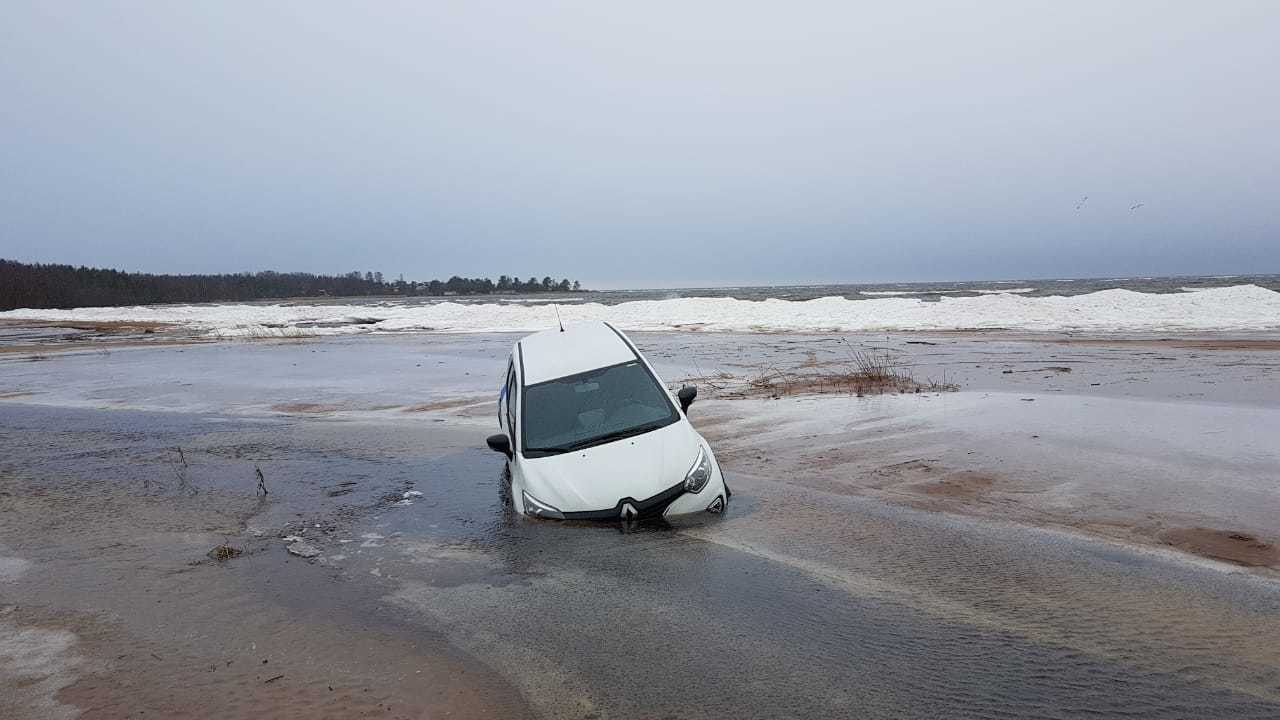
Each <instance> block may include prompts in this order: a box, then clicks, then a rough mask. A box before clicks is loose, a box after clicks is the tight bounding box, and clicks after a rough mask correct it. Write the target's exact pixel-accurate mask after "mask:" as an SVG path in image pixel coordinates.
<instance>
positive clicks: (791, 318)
mask: <svg viewBox="0 0 1280 720" xmlns="http://www.w3.org/2000/svg"><path fill="white" fill-rule="evenodd" d="M1019 290H1021V289H1020V288H1015V289H1014V290H1012V291H1009V290H1006V291H1004V292H1000V293H992V294H984V295H979V296H976V297H946V296H944V297H942V298H941V299H940V300H938V301H936V302H928V301H925V300H921V299H918V298H906V297H883V298H875V299H868V300H849V299H847V298H843V297H824V298H817V299H814V300H805V301H789V300H779V299H767V300H761V301H751V300H738V299H734V298H696V297H694V298H675V299H665V300H644V301H634V302H625V303H620V304H617V305H602V304H599V303H585V302H584V303H579V304H571V305H565V306H563V307H561V308H560V314H561V316H562V317H563V318H564V320H565V322H573V321H576V320H609V321H612V322H614V323H616V324H617V325H618V326H620V327H622V328H624V329H628V330H685V329H693V330H702V331H739V332H774V331H800V332H804V331H832V332H855V331H889V330H893V331H898V330H960V329H997V328H1006V329H1013V330H1032V331H1064V330H1081V331H1095V332H1105V331H1128V332H1150V331H1208V330H1271V329H1278V328H1280V293H1277V292H1274V291H1272V290H1268V289H1266V288H1262V287H1259V286H1257V285H1237V286H1234V287H1226V288H1211V289H1207V290H1202V291H1200V292H1194V293H1140V292H1134V291H1132V290H1123V289H1112V290H1103V291H1099V292H1095V293H1089V294H1084V295H1075V296H1070V297H1065V296H1053V297H1021V296H1019V295H1018V294H1016V293H1017V292H1018V291H1019ZM3 319H12V320H52V321H81V322H101V321H132V322H168V323H176V324H178V325H182V326H186V327H190V328H193V329H195V330H197V331H200V332H204V333H208V334H210V335H225V336H246V335H247V336H254V335H265V336H271V335H288V334H292V333H296V334H308V335H310V334H314V335H341V334H360V333H370V332H406V331H408V332H415V331H416V332H495V331H535V330H542V329H546V328H550V327H554V325H555V322H556V314H555V311H554V310H553V309H552V308H548V307H546V306H524V305H518V304H496V303H493V304H489V303H484V304H482V303H475V302H467V303H457V302H440V303H433V304H421V303H415V302H410V301H389V302H386V303H380V304H378V305H340V304H317V305H304V304H298V303H296V302H294V303H291V304H288V305H270V304H201V305H166V306H144V307H109V308H83V309H76V310H13V311H9V312H4V313H0V320H3Z"/></svg>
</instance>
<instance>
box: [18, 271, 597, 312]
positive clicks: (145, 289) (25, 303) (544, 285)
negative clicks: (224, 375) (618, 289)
mask: <svg viewBox="0 0 1280 720" xmlns="http://www.w3.org/2000/svg"><path fill="white" fill-rule="evenodd" d="M581 290H582V285H581V284H580V283H579V282H578V281H576V280H573V281H570V280H568V279H564V280H559V281H557V280H553V279H552V278H551V277H544V278H542V279H541V280H539V279H537V278H534V277H530V278H529V279H528V280H527V281H521V280H520V279H519V278H512V277H509V276H507V275H502V276H500V277H499V278H498V281H497V282H496V283H495V282H494V281H493V280H490V279H489V278H464V277H459V276H457V275H455V276H453V277H451V278H449V279H448V280H445V281H443V282H442V281H440V280H429V281H426V282H415V281H406V280H405V279H404V277H403V276H401V277H400V279H398V280H393V281H390V282H387V281H384V279H383V276H382V273H380V272H363V273H362V272H359V271H353V272H349V273H347V274H346V275H314V274H311V273H280V272H271V271H264V272H257V273H247V272H246V273H234V274H227V275H152V274H149V273H130V272H122V271H120V270H106V269H100V268H88V267H73V266H71V265H44V264H28V263H20V262H15V261H12V260H3V259H0V310H13V309H15V308H74V307H92V306H102V305H150V304H155V303H196V302H236V301H246V300H270V299H274V298H289V297H316V296H326V295H328V296H363V295H402V296H414V295H485V294H490V293H535V292H580V291H581Z"/></svg>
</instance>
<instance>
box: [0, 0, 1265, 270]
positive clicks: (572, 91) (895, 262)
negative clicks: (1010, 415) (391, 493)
mask: <svg viewBox="0 0 1280 720" xmlns="http://www.w3.org/2000/svg"><path fill="white" fill-rule="evenodd" d="M1084 196H1088V200H1087V201H1085V202H1084V203H1083V205H1082V206H1080V207H1079V209H1077V206H1079V205H1080V204H1081V198H1083V197H1084ZM1138 203H1143V206H1142V207H1141V208H1138V209H1136V210H1132V211H1131V210H1130V207H1131V206H1133V205H1136V204H1138ZM0 257H9V258H14V259H19V260H28V261H56V262H68V263H75V264H92V265H103V266H113V267H120V268H125V269H131V270H145V271H156V272H204V271H241V270H259V269H279V270H307V271H315V272H344V271H347V270H354V269H361V270H366V269H367V270H380V271H382V272H384V273H386V274H388V275H390V276H394V275H396V274H398V273H401V272H403V273H404V274H405V276H406V277H408V278H415V279H416V278H421V279H426V278H429V277H431V276H436V275H439V276H447V275H451V274H455V273H457V274H463V275H490V276H494V277H496V276H497V275H498V274H500V273H507V274H519V275H521V276H528V275H530V274H536V275H538V276H542V275H544V274H553V275H556V276H562V275H568V276H570V277H577V278H581V279H582V280H583V281H584V282H585V283H586V284H587V285H590V286H593V287H627V286H644V287H654V286H678V285H690V284H692V285H702V284H743V283H818V282H840V281H848V282H856V281H886V280H927V279H965V278H973V279H982V278H1022V277H1069V276H1091V275H1093V276H1096V275H1102V276H1112V275H1129V274H1175V273H1176V274H1180V273H1208V274H1218V273H1244V272H1280V3H1277V2H1243V1H1232V0H1225V1H1224V2H1167V1H1166V2H1139V1H1137V0H1125V1H1124V2H1044V3H1033V2H1021V1H1019V2H995V1H975V2H945V3H944V2H932V3H919V4H916V3H905V2H894V3H884V2H875V3H854V2H847V1H846V2H811V1H796V0H793V1H791V2H786V3H781V2H775V3H751V2H742V1H741V0H739V1H736V2H718V3H712V2H691V1H689V0H680V1H679V2H675V1H672V2H666V1H665V0H664V1H660V2H654V1H652V0H650V1H649V2H643V3H608V2H577V3H573V2H510V1H509V0H502V1H499V2H489V1H487V0H479V1H477V0H468V1H467V2H448V3H446V2H404V3H392V2H378V3H363V2H352V3H332V2H316V1H314V0H307V1H305V2H296V3H295V2H288V3H286V2H272V3H248V2H203V3H197V2H179V3H170V2H149V3H143V2H129V3H118V2H106V1H98V0H95V1H94V2H81V3H72V2H43V1H41V2H15V1H14V0H9V1H8V2H5V3H4V9H3V21H2V22H0Z"/></svg>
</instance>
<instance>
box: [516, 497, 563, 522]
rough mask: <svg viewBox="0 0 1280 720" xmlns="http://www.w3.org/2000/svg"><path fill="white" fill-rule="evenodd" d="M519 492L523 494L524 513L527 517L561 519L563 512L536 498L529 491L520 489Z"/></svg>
mask: <svg viewBox="0 0 1280 720" xmlns="http://www.w3.org/2000/svg"><path fill="white" fill-rule="evenodd" d="M520 494H521V495H522V496H524V514H525V515H528V516H529V517H539V518H552V519H553V520H563V519H564V513H562V512H560V511H559V510H557V509H555V508H553V507H551V506H550V505H548V504H546V503H544V502H542V501H541V500H538V499H537V498H535V497H534V496H532V495H530V494H529V493H527V492H525V491H523V490H521V491H520Z"/></svg>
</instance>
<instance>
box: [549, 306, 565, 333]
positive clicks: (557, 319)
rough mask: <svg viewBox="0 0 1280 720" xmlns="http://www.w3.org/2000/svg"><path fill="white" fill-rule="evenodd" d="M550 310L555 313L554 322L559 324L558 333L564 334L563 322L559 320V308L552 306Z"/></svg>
mask: <svg viewBox="0 0 1280 720" xmlns="http://www.w3.org/2000/svg"><path fill="white" fill-rule="evenodd" d="M551 308H552V309H553V310H555V311H556V322H558V323H560V332H564V320H561V319H560V306H559V305H552V306H551Z"/></svg>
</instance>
